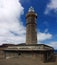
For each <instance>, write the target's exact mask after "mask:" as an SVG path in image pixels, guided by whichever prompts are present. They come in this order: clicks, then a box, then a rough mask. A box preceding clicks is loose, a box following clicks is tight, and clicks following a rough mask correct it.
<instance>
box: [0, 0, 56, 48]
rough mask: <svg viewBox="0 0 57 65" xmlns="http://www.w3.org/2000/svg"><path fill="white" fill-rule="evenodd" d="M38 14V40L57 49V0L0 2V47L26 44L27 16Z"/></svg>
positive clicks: (7, 0)
mask: <svg viewBox="0 0 57 65" xmlns="http://www.w3.org/2000/svg"><path fill="white" fill-rule="evenodd" d="M30 6H32V7H34V9H35V12H36V13H37V15H38V17H37V38H38V42H37V43H39V44H40V43H41V44H47V45H50V46H52V47H54V48H55V49H57V0H0V45H1V44H5V43H7V44H9V43H10V44H19V43H25V42H26V19H25V17H26V14H27V12H28V9H29V7H30Z"/></svg>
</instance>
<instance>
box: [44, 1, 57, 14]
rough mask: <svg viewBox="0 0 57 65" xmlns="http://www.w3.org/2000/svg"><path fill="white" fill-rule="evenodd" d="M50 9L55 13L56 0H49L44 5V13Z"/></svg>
mask: <svg viewBox="0 0 57 65" xmlns="http://www.w3.org/2000/svg"><path fill="white" fill-rule="evenodd" d="M52 10H53V11H54V13H57V0H50V3H48V4H47V6H46V10H45V12H44V14H48V13H50V11H52Z"/></svg>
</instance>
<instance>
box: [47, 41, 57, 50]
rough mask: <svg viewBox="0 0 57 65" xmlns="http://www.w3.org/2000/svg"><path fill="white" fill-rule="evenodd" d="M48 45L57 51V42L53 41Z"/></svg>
mask: <svg viewBox="0 0 57 65" xmlns="http://www.w3.org/2000/svg"><path fill="white" fill-rule="evenodd" d="M47 45H49V46H51V47H53V48H54V49H57V41H52V42H50V43H49V44H47Z"/></svg>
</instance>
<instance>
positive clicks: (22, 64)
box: [0, 57, 57, 65]
mask: <svg viewBox="0 0 57 65" xmlns="http://www.w3.org/2000/svg"><path fill="white" fill-rule="evenodd" d="M0 65H57V59H56V61H55V62H48V63H43V62H42V61H40V60H39V59H38V58H29V57H14V58H9V59H0Z"/></svg>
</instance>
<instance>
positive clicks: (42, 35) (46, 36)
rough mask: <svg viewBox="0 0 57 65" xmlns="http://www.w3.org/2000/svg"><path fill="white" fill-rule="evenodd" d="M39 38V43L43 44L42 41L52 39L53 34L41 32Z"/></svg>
mask: <svg viewBox="0 0 57 65" xmlns="http://www.w3.org/2000/svg"><path fill="white" fill-rule="evenodd" d="M37 37H38V41H40V42H41V41H45V40H48V39H51V38H52V34H50V33H42V32H39V33H38V34H37Z"/></svg>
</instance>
